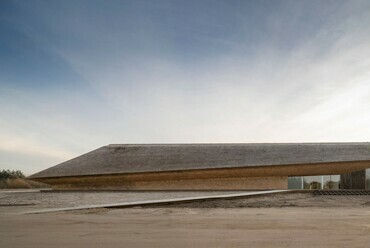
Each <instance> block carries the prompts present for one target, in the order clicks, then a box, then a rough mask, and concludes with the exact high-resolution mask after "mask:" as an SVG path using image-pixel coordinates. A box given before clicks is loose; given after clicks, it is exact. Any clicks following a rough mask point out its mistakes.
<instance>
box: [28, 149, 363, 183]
mask: <svg viewBox="0 0 370 248" xmlns="http://www.w3.org/2000/svg"><path fill="white" fill-rule="evenodd" d="M346 161H347V162H348V161H370V144H369V143H296V144H157V145H109V146H104V147H101V148H99V149H97V150H95V151H92V152H89V153H87V154H84V155H82V156H80V157H77V158H74V159H71V160H69V161H66V162H64V163H61V164H59V165H56V166H54V167H51V168H49V169H46V170H44V171H41V172H39V173H36V174H34V175H33V176H31V178H43V177H63V176H79V175H101V174H117V173H138V172H163V171H184V170H197V169H216V168H240V167H250V166H257V167H258V166H270V165H290V164H295V165H299V164H314V163H332V162H346Z"/></svg>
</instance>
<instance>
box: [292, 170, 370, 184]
mask: <svg viewBox="0 0 370 248" xmlns="http://www.w3.org/2000/svg"><path fill="white" fill-rule="evenodd" d="M368 174H369V180H368V181H367V182H369V183H370V170H369V172H368ZM339 184H340V175H324V176H305V177H289V178H288V189H339Z"/></svg>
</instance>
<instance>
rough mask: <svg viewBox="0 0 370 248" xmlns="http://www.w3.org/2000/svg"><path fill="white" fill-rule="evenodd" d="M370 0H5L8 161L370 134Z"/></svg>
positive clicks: (1, 25)
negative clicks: (148, 146) (114, 147)
mask: <svg viewBox="0 0 370 248" xmlns="http://www.w3.org/2000/svg"><path fill="white" fill-rule="evenodd" d="M369 27H370V1H367V0H364V1H361V0H346V1H341V0H335V1H331V0H327V1H321V0H320V1H317V0H307V1H303V0H291V1H288V0H280V1H277V0H269V1H266V0H258V1H252V0H250V1H247V0H245V1H236V0H227V1H219V0H210V1H208V0H195V1H192V0H186V1H184V0H183V1H180V0H166V1H163V0H156V1H150V0H145V1H142V0H133V1H124V0H122V1H113V0H108V1H95V0H86V1H85V0H64V1H56V0H44V1H35V0H28V1H8V0H1V1H0V169H19V170H22V171H23V172H25V173H26V174H27V175H30V174H32V173H35V172H37V171H40V170H42V169H45V168H48V167H50V166H53V165H55V164H58V163H61V162H63V161H66V160H68V159H71V158H74V157H76V156H79V155H81V154H83V153H86V152H89V151H91V150H93V149H96V148H98V147H101V146H104V145H107V144H115V143H119V144H131V143H214V142H222V143H229V142H236V143H248V142H256V143H257V142H360V141H370V28H369Z"/></svg>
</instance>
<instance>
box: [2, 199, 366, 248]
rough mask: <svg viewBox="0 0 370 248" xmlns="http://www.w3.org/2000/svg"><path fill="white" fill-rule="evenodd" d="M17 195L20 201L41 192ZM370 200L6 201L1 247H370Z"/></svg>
mask: <svg viewBox="0 0 370 248" xmlns="http://www.w3.org/2000/svg"><path fill="white" fill-rule="evenodd" d="M198 193H199V192H198ZM18 194H19V196H16V197H20V198H18V200H17V201H15V200H14V199H13V203H14V204H16V203H18V202H20V200H21V199H22V197H21V195H23V196H24V197H25V196H27V195H28V194H37V193H24V194H21V193H18ZM50 194H54V193H50ZM123 194H125V193H123ZM2 196H3V195H1V194H0V197H1V198H0V203H1V202H4V200H6V198H5V199H4V197H2ZM44 196H45V195H43V196H40V195H38V196H37V197H40V198H38V199H39V200H40V201H42V200H43V197H44ZM101 196H102V195H100V197H101ZM27 197H29V198H32V197H31V196H30V195H28V196H27ZM53 197H57V196H53ZM59 197H60V198H61V199H66V198H65V197H66V196H63V194H62V193H60V195H59ZM96 197H97V196H96ZM131 197H133V198H135V199H137V198H142V197H143V195H140V196H131ZM147 197H148V196H147ZM7 198H8V199H7V201H9V196H8V197H7ZM29 198H27V199H28V200H29ZM67 198H68V197H67ZM32 199H34V198H32ZM369 202H370V196H330V197H327V196H316V197H313V196H311V194H279V195H274V196H265V197H253V198H245V199H237V200H227V201H219V200H218V201H210V202H201V203H187V204H185V203H183V204H181V205H177V206H176V205H169V206H165V207H163V206H162V207H155V208H153V207H146V208H137V207H136V208H126V209H93V210H84V211H73V212H60V213H47V214H30V215H20V214H19V213H21V212H22V211H24V210H28V209H30V208H34V207H35V206H34V205H13V206H5V205H3V206H2V207H0V247H15V248H17V247H22V248H23V247H37V248H43V247H144V248H145V247H370V203H369ZM41 205H42V204H41ZM43 206H44V205H43Z"/></svg>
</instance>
